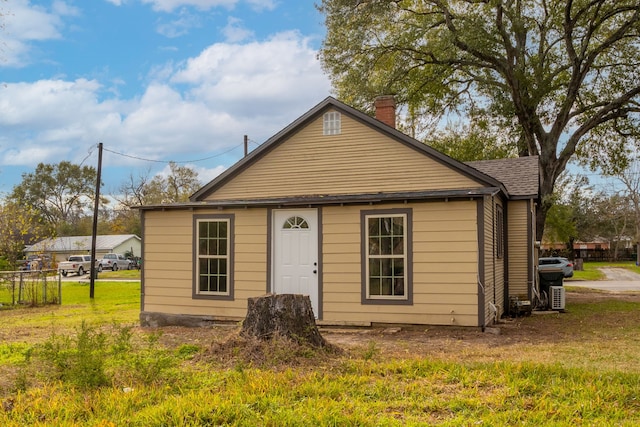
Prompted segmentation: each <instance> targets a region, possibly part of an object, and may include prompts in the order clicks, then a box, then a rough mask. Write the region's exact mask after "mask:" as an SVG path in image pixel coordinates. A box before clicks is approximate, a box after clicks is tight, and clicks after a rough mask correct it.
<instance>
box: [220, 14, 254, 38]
mask: <svg viewBox="0 0 640 427" xmlns="http://www.w3.org/2000/svg"><path fill="white" fill-rule="evenodd" d="M222 34H223V35H224V38H225V40H226V41H227V42H228V43H238V42H241V41H243V40H246V39H248V38H251V37H253V34H254V33H253V31H251V30H249V29H247V28H245V27H244V26H243V25H242V20H241V19H238V18H234V17H232V16H230V17H228V18H227V25H226V26H225V27H224V28H223V29H222Z"/></svg>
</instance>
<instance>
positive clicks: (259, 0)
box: [247, 0, 277, 12]
mask: <svg viewBox="0 0 640 427" xmlns="http://www.w3.org/2000/svg"><path fill="white" fill-rule="evenodd" d="M247 3H249V4H250V5H251V6H252V8H253V9H254V10H256V11H258V12H259V11H262V10H273V9H275V8H276V5H277V2H276V1H275V0H247Z"/></svg>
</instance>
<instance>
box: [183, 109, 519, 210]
mask: <svg viewBox="0 0 640 427" xmlns="http://www.w3.org/2000/svg"><path fill="white" fill-rule="evenodd" d="M329 109H334V110H337V111H339V112H340V113H341V114H344V115H347V116H349V117H351V118H353V119H355V120H357V121H359V122H360V123H363V124H365V125H366V126H369V127H371V128H373V129H375V130H376V131H378V132H380V133H383V134H385V135H386V136H387V137H389V138H391V139H393V140H395V141H397V142H399V143H401V144H404V145H405V146H407V147H410V148H412V149H413V150H415V151H416V152H418V153H420V154H422V155H424V156H427V157H429V158H431V159H433V160H435V161H437V162H440V163H441V164H443V165H446V166H447V167H449V168H451V169H454V170H456V171H457V172H458V173H460V174H462V175H465V176H467V177H469V178H471V179H473V180H475V181H476V182H479V183H481V184H482V185H485V186H487V187H496V188H498V189H500V190H502V191H503V192H504V193H505V194H507V195H508V192H507V189H506V187H505V186H504V185H503V184H502V183H501V182H500V181H499V180H498V179H496V178H495V177H493V176H490V175H488V174H486V173H484V172H483V171H480V170H478V169H476V168H473V167H471V166H469V165H466V164H464V163H462V162H459V161H457V160H454V159H453V158H451V157H449V156H447V155H445V154H443V153H441V152H439V151H437V150H435V149H434V148H432V147H430V146H428V145H426V144H423V143H422V142H420V141H418V140H416V139H413V138H411V137H409V136H408V135H405V134H404V133H402V132H400V131H398V130H396V129H395V128H393V127H391V126H388V125H386V124H385V123H383V122H381V121H379V120H377V119H375V118H373V117H371V116H369V115H367V114H365V113H363V112H361V111H359V110H356V109H355V108H353V107H350V106H348V105H346V104H344V103H342V102H340V101H338V100H336V99H335V98H333V97H327V98H326V99H324V100H323V101H322V102H320V103H319V104H317V105H316V106H315V107H313V108H312V109H311V110H309V111H308V112H307V113H305V114H304V115H302V116H301V117H299V118H298V119H297V120H295V121H294V122H292V123H291V124H290V125H288V126H287V127H285V128H284V129H282V130H281V131H280V132H278V133H277V134H275V135H274V136H272V137H271V138H269V139H268V140H267V141H266V142H264V143H263V144H262V145H260V147H258V148H257V149H255V150H254V151H253V152H251V153H250V154H249V155H247V156H246V157H244V158H243V159H241V160H240V161H238V162H237V163H236V164H235V165H233V166H232V167H230V168H229V169H227V170H226V171H225V172H223V173H222V174H220V175H219V176H218V177H216V178H215V179H214V180H212V181H211V182H209V183H208V184H206V185H205V186H204V187H202V188H201V189H200V190H198V191H197V192H195V193H194V194H193V195H192V196H191V197H190V201H191V202H204V201H206V198H207V197H208V196H209V195H211V194H212V193H214V192H215V191H216V190H217V189H219V188H221V187H222V186H223V185H224V184H225V183H227V182H229V181H230V180H232V179H233V178H234V177H235V176H237V175H238V174H240V173H241V172H242V171H243V170H245V169H246V168H249V167H250V166H251V165H252V164H254V163H255V162H257V161H258V160H259V159H261V158H262V157H264V156H265V155H266V154H268V153H269V152H270V151H272V150H273V149H274V148H276V147H277V146H279V145H280V144H282V143H283V142H285V141H286V140H287V139H288V138H289V137H290V136H292V135H293V134H295V133H296V132H298V131H299V130H300V129H301V128H302V127H304V126H305V125H307V124H308V123H310V122H311V121H313V120H315V119H317V118H318V117H319V116H321V115H322V114H324V112H326V111H327V110H329ZM323 196H326V195H323Z"/></svg>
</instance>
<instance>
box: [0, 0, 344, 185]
mask: <svg viewBox="0 0 640 427" xmlns="http://www.w3.org/2000/svg"><path fill="white" fill-rule="evenodd" d="M0 11H1V13H2V15H4V16H3V17H2V18H0V19H1V23H2V24H3V28H2V29H0V195H3V194H6V193H8V192H10V191H11V189H12V188H13V186H14V185H15V184H17V183H19V182H20V181H21V179H22V178H21V175H22V173H24V172H32V171H33V170H34V169H35V167H36V165H37V164H38V163H40V162H43V163H58V162H60V161H62V160H68V161H71V162H74V163H78V164H80V163H82V162H84V163H83V164H88V165H92V166H96V165H97V158H98V156H97V144H98V143H99V142H102V143H103V145H104V149H105V151H104V153H103V181H104V184H105V185H104V187H103V190H102V192H103V194H117V193H118V190H119V187H120V186H121V185H122V184H124V183H125V182H126V181H127V180H128V178H129V177H130V176H133V177H134V178H136V177H138V176H141V175H150V176H153V175H154V174H156V173H163V171H165V170H167V169H168V166H167V163H166V162H168V161H176V162H179V163H180V164H183V165H189V166H192V167H193V168H194V169H195V170H197V171H198V173H199V176H200V178H201V180H202V182H203V183H206V182H208V181H209V180H210V179H212V178H213V177H215V176H216V175H217V174H219V173H220V172H222V171H223V170H224V169H226V168H228V167H229V166H231V165H232V164H233V163H235V162H236V161H237V160H239V159H240V158H241V157H242V155H243V135H245V134H246V135H248V137H249V140H250V142H251V143H250V148H251V149H254V148H255V147H256V144H260V143H262V142H263V141H264V140H266V139H267V138H269V137H270V136H272V135H273V134H275V133H276V132H278V131H279V130H280V129H282V128H283V127H285V126H286V125H288V124H289V123H291V122H292V121H293V120H295V119H296V118H297V117H299V116H300V115H302V114H304V113H305V112H306V111H307V110H308V109H310V108H311V107H313V106H314V105H315V104H316V103H318V102H320V101H321V100H322V99H324V98H325V97H327V96H329V95H330V94H331V88H330V84H329V80H328V78H327V77H326V76H325V75H324V74H323V72H322V69H321V67H320V64H319V62H318V60H317V50H318V48H319V47H320V44H321V42H322V39H323V37H324V24H323V17H322V15H320V14H319V13H318V12H317V10H316V9H315V6H314V1H312V0H53V1H52V0H6V1H3V0H0ZM205 158H206V159H207V160H203V161H196V162H192V160H199V159H205Z"/></svg>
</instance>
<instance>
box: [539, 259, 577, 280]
mask: <svg viewBox="0 0 640 427" xmlns="http://www.w3.org/2000/svg"><path fill="white" fill-rule="evenodd" d="M549 268H561V269H562V273H563V274H564V277H573V262H571V261H569V260H568V259H567V258H564V257H559V256H551V257H543V258H540V259H539V260H538V270H539V271H544V270H545V269H549Z"/></svg>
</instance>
